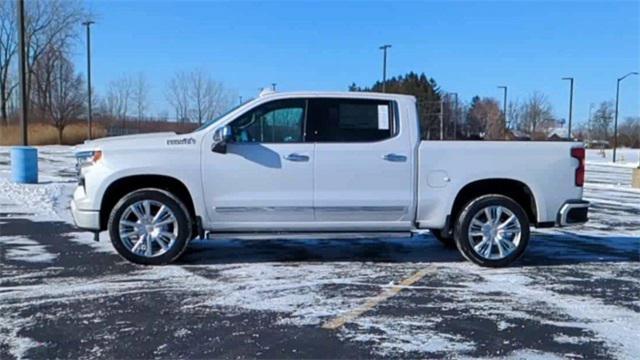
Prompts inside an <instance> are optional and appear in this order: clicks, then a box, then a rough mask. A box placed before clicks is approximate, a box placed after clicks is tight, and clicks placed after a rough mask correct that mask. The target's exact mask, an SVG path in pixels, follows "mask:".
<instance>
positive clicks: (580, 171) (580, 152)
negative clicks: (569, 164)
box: [571, 148, 585, 186]
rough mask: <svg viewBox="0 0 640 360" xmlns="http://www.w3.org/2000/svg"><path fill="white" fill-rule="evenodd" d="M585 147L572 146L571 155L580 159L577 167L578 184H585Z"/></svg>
mask: <svg viewBox="0 0 640 360" xmlns="http://www.w3.org/2000/svg"><path fill="white" fill-rule="evenodd" d="M584 154H585V152H584V148H572V149H571V157H572V158H576V159H578V161H579V164H578V167H577V168H576V179H575V180H576V186H583V185H584Z"/></svg>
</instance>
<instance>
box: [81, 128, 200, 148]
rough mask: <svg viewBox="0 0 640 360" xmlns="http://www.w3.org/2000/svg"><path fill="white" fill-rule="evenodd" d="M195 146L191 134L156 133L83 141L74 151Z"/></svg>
mask: <svg viewBox="0 0 640 360" xmlns="http://www.w3.org/2000/svg"><path fill="white" fill-rule="evenodd" d="M195 144H196V138H195V137H194V136H193V134H181V135H178V134H176V133H175V132H158V133H150V134H139V135H124V136H113V137H106V138H102V139H96V140H90V141H85V142H84V144H82V145H78V146H76V147H75V148H74V150H75V151H76V152H79V151H86V150H97V149H99V150H106V151H126V150H160V149H167V147H170V148H176V147H181V148H184V147H191V146H193V145H195ZM189 145H191V146H189Z"/></svg>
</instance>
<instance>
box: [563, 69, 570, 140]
mask: <svg viewBox="0 0 640 360" xmlns="http://www.w3.org/2000/svg"><path fill="white" fill-rule="evenodd" d="M562 80H569V82H570V84H571V85H570V86H571V90H570V91H571V92H570V94H569V126H568V129H567V137H568V138H569V139H571V119H572V118H573V77H563V78H562Z"/></svg>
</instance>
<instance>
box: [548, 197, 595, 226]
mask: <svg viewBox="0 0 640 360" xmlns="http://www.w3.org/2000/svg"><path fill="white" fill-rule="evenodd" d="M587 221H589V202H588V201H585V200H569V201H567V202H565V203H564V204H563V205H562V207H560V211H558V217H557V220H556V223H557V224H558V226H569V225H577V224H583V223H586V222H587Z"/></svg>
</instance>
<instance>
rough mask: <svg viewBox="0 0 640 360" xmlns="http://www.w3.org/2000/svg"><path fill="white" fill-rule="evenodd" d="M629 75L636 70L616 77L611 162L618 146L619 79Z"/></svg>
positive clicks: (634, 73)
mask: <svg viewBox="0 0 640 360" xmlns="http://www.w3.org/2000/svg"><path fill="white" fill-rule="evenodd" d="M631 75H638V72H637V71H632V72H630V73H628V74H627V75H625V76H623V77H621V78H618V83H617V84H616V116H615V118H614V120H613V162H616V149H617V148H618V103H619V101H620V81H622V80H624V79H625V78H626V77H627V76H631Z"/></svg>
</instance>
